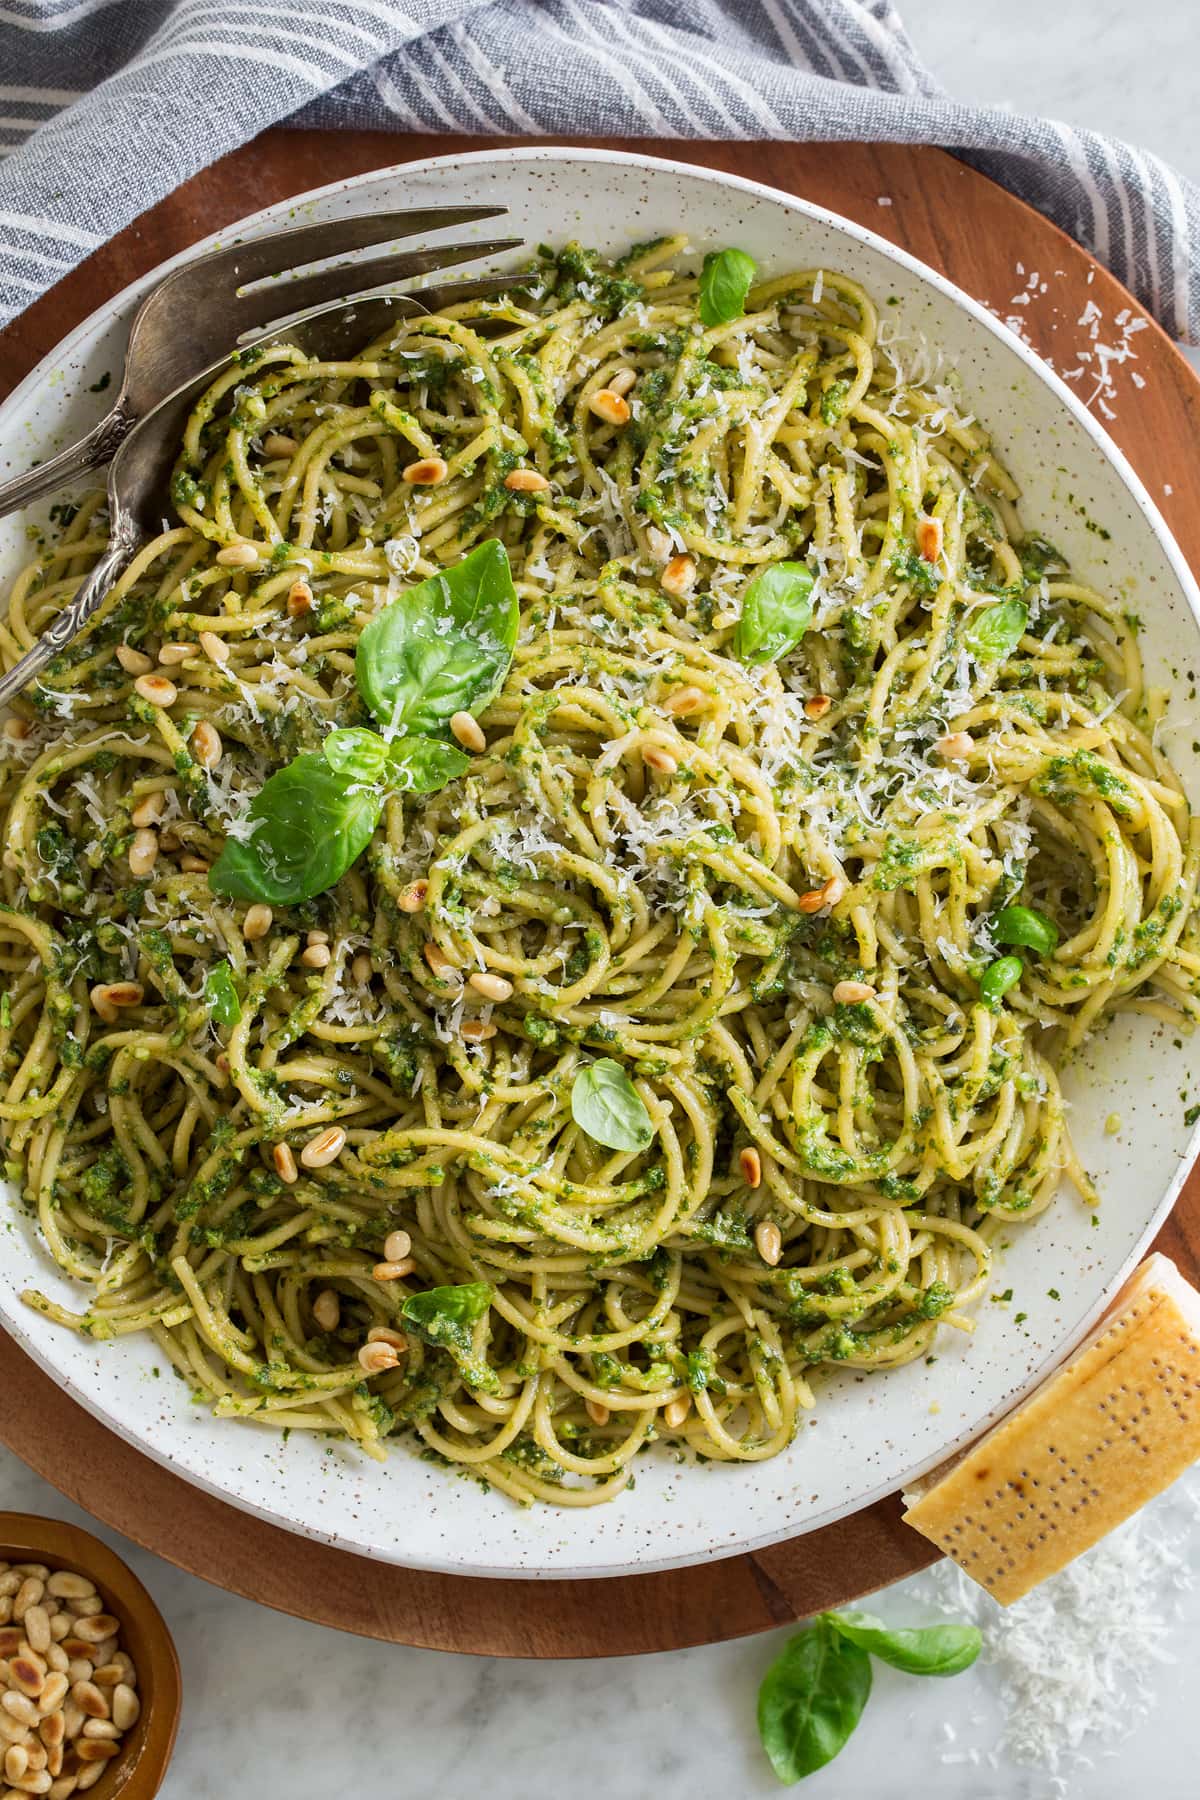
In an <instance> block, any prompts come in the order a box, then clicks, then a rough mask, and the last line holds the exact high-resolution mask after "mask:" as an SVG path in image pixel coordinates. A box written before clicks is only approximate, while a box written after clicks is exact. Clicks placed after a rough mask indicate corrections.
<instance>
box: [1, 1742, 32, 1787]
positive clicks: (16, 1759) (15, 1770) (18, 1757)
mask: <svg viewBox="0 0 1200 1800" xmlns="http://www.w3.org/2000/svg"><path fill="white" fill-rule="evenodd" d="M28 1767H29V1752H28V1750H27V1749H26V1748H25V1746H24V1744H10V1745H9V1746H8V1749H7V1750H6V1751H5V1752H4V1779H5V1780H6V1781H20V1779H21V1777H22V1775H24V1773H25V1771H26V1769H27V1768H28Z"/></svg>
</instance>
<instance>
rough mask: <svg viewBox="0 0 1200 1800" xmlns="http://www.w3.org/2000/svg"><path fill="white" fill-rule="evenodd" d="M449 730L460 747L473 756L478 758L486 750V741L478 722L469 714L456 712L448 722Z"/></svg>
mask: <svg viewBox="0 0 1200 1800" xmlns="http://www.w3.org/2000/svg"><path fill="white" fill-rule="evenodd" d="M450 729H451V731H452V732H453V733H454V735H455V737H456V738H457V739H458V741H459V743H460V744H461V745H462V747H463V749H464V750H469V751H470V752H471V754H472V755H473V756H478V755H480V753H481V752H482V751H484V750H486V749H487V739H486V738H485V737H484V735H483V732H482V730H481V728H480V725H479V721H478V720H477V719H473V718H472V717H471V714H470V713H469V712H456V713H455V715H454V717H453V718H452V719H451V721H450Z"/></svg>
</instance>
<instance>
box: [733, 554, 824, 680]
mask: <svg viewBox="0 0 1200 1800" xmlns="http://www.w3.org/2000/svg"><path fill="white" fill-rule="evenodd" d="M815 579H816V578H815V576H814V575H813V572H812V570H811V569H810V568H809V566H808V564H807V563H791V562H785V563H775V564H774V566H773V567H772V568H769V569H764V570H763V571H762V573H761V575H756V576H755V577H754V580H753V581H752V582H751V583H750V586H749V587H748V588H747V589H746V593H745V596H744V598H743V600H742V616H741V618H740V619H739V620H738V626H737V630H736V632H735V633H734V637H733V653H734V655H735V656H737V657H740V659H741V660H742V662H746V663H769V662H777V661H778V660H779V658H780V657H781V656H786V655H787V653H788V651H789V650H794V649H795V648H796V645H797V644H798V643H799V642H800V639H801V638H802V637H803V636H804V634H805V632H806V631H807V630H808V628H809V626H810V625H811V624H812V589H813V582H814V580H815Z"/></svg>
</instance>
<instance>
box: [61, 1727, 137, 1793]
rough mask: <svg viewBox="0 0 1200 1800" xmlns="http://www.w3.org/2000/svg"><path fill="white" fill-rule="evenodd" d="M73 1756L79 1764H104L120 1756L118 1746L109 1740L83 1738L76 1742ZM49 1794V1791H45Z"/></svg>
mask: <svg viewBox="0 0 1200 1800" xmlns="http://www.w3.org/2000/svg"><path fill="white" fill-rule="evenodd" d="M75 1754H76V1756H77V1757H78V1758H79V1760H80V1762H85V1763H89V1762H90V1763H106V1762H107V1761H108V1760H109V1758H110V1757H112V1756H120V1754H121V1746H120V1744H114V1743H113V1742H112V1740H111V1739H109V1738H85V1737H81V1738H79V1739H78V1740H77V1741H76V1744H75ZM46 1791H47V1792H49V1789H47V1790H46Z"/></svg>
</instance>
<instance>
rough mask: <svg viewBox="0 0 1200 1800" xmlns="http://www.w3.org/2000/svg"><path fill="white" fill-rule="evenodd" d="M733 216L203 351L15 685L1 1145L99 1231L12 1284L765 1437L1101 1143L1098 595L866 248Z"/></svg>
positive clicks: (909, 1338)
mask: <svg viewBox="0 0 1200 1800" xmlns="http://www.w3.org/2000/svg"><path fill="white" fill-rule="evenodd" d="M726 256H727V257H729V258H740V261H733V260H727V261H725V262H722V259H721V258H720V257H716V258H712V257H710V258H709V259H708V260H707V262H706V264H705V268H704V271H703V272H702V273H701V274H700V275H697V274H696V273H695V272H685V270H692V267H693V265H692V263H691V260H690V258H689V256H688V254H687V250H686V245H685V243H684V240H683V239H682V238H679V239H671V240H662V241H659V242H657V243H655V244H653V245H650V246H641V247H638V248H636V249H635V250H633V251H632V252H631V253H630V255H629V256H628V257H627V258H625V259H624V261H622V262H620V263H617V264H614V265H610V264H606V263H604V262H602V261H600V260H599V259H598V258H595V257H593V256H591V255H589V254H587V253H585V252H583V251H582V250H580V249H579V248H578V246H573V245H572V246H568V247H567V248H566V249H565V250H562V251H560V252H557V253H551V252H549V251H546V252H543V253H541V255H540V258H539V261H538V262H537V264H536V265H535V267H534V269H533V271H532V273H531V274H530V275H529V276H528V278H527V279H525V280H524V281H523V283H522V285H521V286H520V287H517V288H514V291H513V293H512V294H511V295H510V296H509V297H507V298H505V299H503V300H501V301H489V302H484V301H472V302H464V303H462V304H459V305H457V306H452V307H450V308H449V309H448V310H446V311H444V312H439V313H435V314H431V315H428V316H423V317H414V318H411V319H406V320H404V321H403V322H401V323H400V324H399V325H397V326H394V327H393V328H392V329H391V330H389V332H388V333H387V335H386V336H385V337H384V338H383V339H381V340H379V341H377V342H376V343H374V344H371V345H368V346H367V347H366V348H365V349H364V350H363V351H362V353H361V355H360V356H358V357H356V358H354V359H352V360H349V361H345V362H339V363H333V364H322V363H316V362H313V361H311V360H309V359H307V358H306V357H305V356H304V355H303V354H302V353H301V352H300V351H299V350H298V349H296V348H295V347H294V346H287V345H284V346H275V347H272V348H269V349H266V350H263V351H260V352H257V353H256V352H254V351H249V352H244V353H242V355H241V356H240V357H239V358H238V359H237V360H235V362H234V364H233V365H232V366H231V367H230V368H229V369H228V371H227V372H226V373H223V374H222V375H221V376H220V377H219V379H217V380H216V381H215V382H214V383H213V385H212V387H211V389H210V391H209V392H208V393H207V394H206V395H205V396H204V398H203V399H202V400H201V401H200V403H199V404H198V405H197V407H196V409H195V411H194V413H193V415H192V418H191V421H190V423H189V426H188V428H187V433H186V437H185V441H184V443H183V446H182V448H181V452H180V457H179V462H178V465H177V468H176V471H175V475H174V479H173V483H172V500H173V514H174V516H173V517H172V518H171V519H170V520H169V521H168V522H166V523H165V524H164V528H163V531H162V533H161V535H159V536H158V537H157V538H155V539H154V540H153V542H150V543H147V544H146V545H145V546H144V547H143V548H142V549H141V550H140V552H139V553H138V555H137V556H136V558H135V560H134V561H133V563H132V565H131V566H130V568H129V569H128V571H127V573H126V574H125V575H124V576H123V577H122V579H121V580H120V581H119V582H118V583H117V585H116V587H115V588H114V590H113V592H112V595H111V596H110V598H109V600H108V601H107V602H106V604H105V607H104V609H103V610H102V612H101V614H100V616H99V618H98V620H97V622H96V623H95V625H94V626H93V627H92V629H91V630H90V632H89V634H88V635H87V636H86V637H85V638H84V639H83V640H81V641H80V642H79V643H77V644H75V645H73V646H72V647H71V648H70V649H69V650H68V651H67V652H65V653H64V654H63V655H62V656H61V657H60V658H59V660H58V662H57V663H56V664H54V665H53V666H52V668H51V670H50V671H49V672H48V675H47V677H46V679H45V680H44V681H43V682H42V683H41V684H40V685H39V686H38V687H37V688H35V689H34V690H33V691H31V692H30V693H29V694H27V695H26V696H25V698H23V699H22V701H21V702H20V703H19V704H18V706H17V708H16V710H15V714H14V716H13V718H12V719H11V720H10V721H9V722H8V725H7V728H6V735H5V738H4V742H3V751H4V756H3V761H2V763H0V772H2V778H3V793H2V802H0V810H2V817H3V831H4V848H3V871H2V878H3V887H4V895H3V905H2V906H0V960H2V963H3V968H4V980H5V989H6V991H5V994H4V998H3V1002H2V1004H0V1056H2V1058H3V1087H2V1098H0V1119H2V1120H3V1122H4V1123H3V1129H4V1135H5V1146H6V1148H5V1155H6V1158H7V1163H6V1169H7V1174H8V1176H9V1178H10V1179H11V1180H12V1181H13V1182H14V1183H16V1184H17V1185H18V1186H19V1188H20V1190H21V1192H22V1194H23V1197H24V1201H25V1204H26V1205H27V1207H28V1208H29V1209H30V1210H31V1212H33V1213H35V1214H36V1218H37V1222H38V1226H39V1229H40V1232H41V1234H42V1237H43V1239H44V1242H45V1244H46V1246H47V1247H48V1249H49V1251H50V1253H51V1255H52V1256H53V1258H54V1260H55V1261H56V1263H57V1264H58V1265H59V1267H60V1268H61V1269H62V1270H63V1271H64V1272H65V1273H66V1274H67V1275H68V1276H70V1277H72V1278H73V1279H74V1280H75V1281H77V1282H78V1283H80V1284H81V1286H82V1287H84V1288H86V1289H90V1294H89V1295H88V1297H87V1301H86V1304H85V1306H84V1309H83V1310H82V1311H81V1312H79V1313H75V1312H72V1311H70V1310H69V1309H67V1308H66V1307H64V1306H62V1305H61V1304H59V1303H58V1301H57V1300H54V1299H51V1298H49V1297H47V1296H45V1295H42V1294H39V1293H34V1292H30V1293H28V1294H27V1295H26V1296H25V1298H26V1299H27V1300H28V1302H29V1303H30V1304H31V1305H32V1306H35V1307H38V1308H40V1309H41V1310H42V1311H43V1312H45V1313H48V1314H49V1315H50V1316H51V1317H53V1318H54V1319H56V1320H58V1321H60V1322H61V1323H62V1324H63V1325H64V1326H68V1327H70V1328H72V1329H74V1330H77V1331H83V1332H87V1333H90V1334H91V1335H92V1336H93V1337H95V1338H109V1337H114V1336H117V1335H122V1334H126V1333H131V1332H140V1333H148V1334H150V1335H152V1337H153V1339H154V1340H155V1343H156V1345H157V1347H158V1350H159V1351H160V1352H161V1354H162V1356H164V1357H166V1358H167V1359H169V1361H170V1363H171V1364H172V1365H173V1367H174V1368H175V1369H176V1370H177V1371H178V1373H179V1374H180V1376H181V1377H182V1378H183V1380H184V1382H185V1383H186V1384H187V1387H188V1389H189V1390H190V1391H191V1392H192V1393H193V1394H194V1395H195V1396H198V1397H199V1398H200V1399H201V1400H202V1402H203V1403H204V1404H207V1405H211V1406H212V1407H213V1408H215V1410H216V1412H217V1413H218V1414H221V1415H227V1416H231V1417H236V1418H242V1419H251V1420H254V1421H257V1422H259V1423H260V1424H264V1423H265V1424H269V1425H273V1426H275V1427H278V1428H289V1429H292V1430H299V1429H303V1430H311V1431H320V1432H334V1433H338V1434H343V1435H344V1436H346V1437H348V1438H351V1439H354V1440H356V1441H357V1442H358V1443H359V1444H361V1445H362V1447H363V1448H364V1450H366V1451H367V1452H369V1453H370V1454H372V1455H375V1456H379V1455H381V1454H382V1453H383V1451H382V1447H383V1445H384V1443H385V1440H386V1439H387V1438H388V1437H389V1436H391V1435H393V1434H404V1435H406V1436H407V1437H408V1438H409V1439H410V1441H412V1442H414V1443H415V1444H416V1446H417V1447H418V1448H420V1449H421V1450H422V1451H423V1453H424V1454H427V1455H430V1456H433V1457H436V1458H442V1459H444V1460H445V1461H446V1462H447V1463H449V1464H451V1465H454V1466H456V1467H458V1468H461V1469H464V1470H467V1471H469V1472H470V1473H471V1474H473V1475H475V1476H476V1477H479V1478H482V1479H484V1480H486V1481H487V1482H488V1483H490V1484H491V1485H492V1486H493V1487H495V1488H497V1489H499V1490H501V1491H503V1492H504V1493H505V1494H508V1495H511V1496H513V1497H514V1498H516V1499H518V1500H520V1501H530V1500H545V1501H551V1502H554V1503H556V1504H560V1505H590V1504H593V1503H595V1502H598V1501H603V1500H607V1499H609V1498H611V1497H613V1496H614V1495H616V1494H617V1493H619V1492H620V1490H621V1489H622V1487H623V1486H624V1485H625V1484H626V1483H627V1481H628V1480H629V1478H630V1475H631V1472H632V1469H633V1466H634V1458H635V1457H636V1454H637V1452H638V1451H639V1450H641V1449H642V1448H643V1446H645V1445H647V1444H648V1443H649V1442H651V1441H652V1440H656V1439H657V1440H659V1441H660V1442H661V1441H664V1440H665V1441H666V1442H667V1443H669V1444H670V1445H672V1446H673V1447H675V1448H677V1449H682V1450H686V1451H691V1452H695V1453H699V1454H702V1455H703V1456H704V1457H706V1458H709V1459H717V1460H725V1461H751V1460H757V1459H762V1458H767V1457H771V1456H773V1455H775V1454H776V1453H778V1452H779V1451H780V1450H782V1449H783V1448H784V1447H785V1446H786V1445H787V1444H788V1443H789V1442H790V1441H791V1440H792V1438H793V1436H794V1435H795V1432H796V1430H797V1425H798V1421H799V1420H800V1419H801V1417H802V1416H803V1413H804V1412H805V1410H806V1409H808V1408H810V1407H811V1406H812V1405H813V1404H814V1397H815V1395H816V1394H817V1392H818V1390H819V1382H820V1377H821V1373H822V1371H823V1370H824V1369H827V1368H829V1367H837V1366H846V1365H849V1366H851V1367H854V1368H861V1369H870V1370H886V1369H888V1368H890V1367H893V1366H895V1365H897V1364H901V1363H904V1362H907V1361H909V1360H910V1359H912V1358H914V1357H919V1356H924V1355H927V1354H929V1352H930V1350H931V1347H932V1345H933V1343H934V1339H935V1336H936V1334H937V1333H938V1331H939V1329H940V1328H942V1327H949V1328H951V1329H957V1330H959V1331H963V1332H966V1331H969V1330H970V1329H971V1309H972V1307H973V1306H974V1304H975V1303H976V1302H977V1301H978V1300H979V1298H980V1296H981V1295H982V1294H983V1292H984V1291H985V1289H986V1286H987V1283H988V1280H989V1272H990V1263H991V1259H992V1249H993V1246H994V1244H995V1243H996V1241H997V1239H998V1237H999V1236H1001V1235H1002V1234H1003V1233H1005V1232H1007V1231H1010V1230H1011V1228H1012V1227H1013V1226H1014V1225H1015V1224H1017V1223H1019V1222H1024V1221H1028V1220H1030V1219H1033V1218H1034V1217H1035V1216H1036V1215H1037V1214H1038V1213H1039V1212H1040V1211H1042V1210H1043V1209H1044V1208H1045V1207H1046V1206H1048V1205H1049V1204H1050V1202H1051V1200H1052V1199H1053V1197H1054V1195H1055V1192H1056V1189H1057V1188H1058V1186H1059V1184H1060V1180H1061V1178H1062V1176H1063V1175H1064V1174H1065V1175H1067V1176H1068V1177H1070V1178H1071V1180H1072V1181H1073V1182H1074V1184H1075V1186H1076V1187H1077V1188H1078V1189H1079V1190H1080V1192H1081V1193H1082V1195H1083V1196H1084V1198H1085V1199H1086V1200H1087V1201H1088V1203H1089V1204H1094V1203H1095V1202H1096V1200H1097V1198H1098V1196H1096V1195H1095V1193H1094V1192H1093V1189H1092V1184H1091V1182H1090V1181H1089V1178H1088V1176H1087V1174H1086V1171H1085V1170H1084V1169H1083V1168H1082V1167H1081V1166H1080V1165H1079V1162H1078V1159H1077V1157H1076V1155H1075V1153H1074V1151H1073V1150H1072V1146H1071V1141H1070V1137H1069V1134H1068V1131H1067V1125H1066V1120H1065V1117H1064V1107H1063V1100H1062V1096H1061V1093H1060V1088H1059V1082H1058V1077H1057V1074H1056V1069H1057V1068H1058V1067H1060V1066H1061V1063H1062V1060H1063V1058H1064V1057H1065V1056H1066V1055H1067V1054H1068V1053H1069V1052H1070V1051H1071V1050H1072V1048H1073V1047H1075V1046H1077V1045H1078V1044H1080V1042H1081V1041H1082V1040H1083V1039H1084V1038H1085V1036H1087V1034H1089V1033H1090V1032H1092V1031H1094V1030H1095V1029H1097V1028H1098V1027H1100V1026H1102V1024H1103V1022H1104V1020H1105V1018H1106V1017H1107V1015H1109V1014H1110V1013H1112V1012H1113V1011H1114V1010H1116V1009H1118V1008H1123V1007H1133V1008H1137V1009H1139V1010H1142V1011H1149V1012H1151V1013H1153V1014H1154V1015H1155V1016H1156V1017H1160V1018H1164V1019H1170V1020H1172V1021H1175V1022H1179V1023H1188V1024H1190V1023H1191V1022H1192V1021H1193V1020H1194V1019H1195V1016H1196V1014H1197V1010H1198V1002H1197V976H1198V974H1200V946H1198V944H1197V934H1196V925H1195V888H1196V878H1197V851H1198V840H1197V832H1196V826H1195V823H1194V822H1193V820H1192V818H1191V815H1190V812H1189V808H1188V805H1187V802H1186V800H1185V797H1184V794H1183V791H1182V788H1181V785H1180V782H1179V779H1178V777H1177V776H1176V774H1175V772H1174V770H1173V769H1172V767H1171V766H1170V763H1169V762H1168V761H1167V759H1166V758H1165V757H1164V756H1163V755H1162V754H1161V753H1160V752H1159V750H1158V749H1157V748H1156V746H1155V742H1154V727H1155V724H1156V722H1157V718H1158V712H1159V710H1160V709H1161V701H1160V700H1158V699H1156V697H1155V696H1154V695H1152V694H1151V693H1149V692H1148V691H1147V690H1146V688H1145V686H1144V684H1143V677H1142V672H1141V664H1140V660H1139V655H1138V649H1137V643H1136V631H1135V623H1134V622H1133V621H1131V620H1130V619H1128V618H1126V617H1125V616H1124V614H1123V612H1122V610H1121V608H1120V607H1119V606H1118V605H1116V604H1114V603H1112V602H1111V601H1109V600H1107V599H1106V598H1104V597H1103V596H1102V595H1100V594H1098V593H1095V592H1093V591H1092V590H1091V589H1089V588H1088V587H1086V586H1084V585H1083V584H1082V583H1081V582H1079V581H1077V580H1076V579H1075V578H1074V576H1073V575H1072V573H1071V571H1070V569H1069V568H1068V567H1067V566H1066V564H1065V562H1064V560H1063V558H1062V557H1061V556H1060V555H1059V554H1058V553H1057V552H1056V550H1055V549H1054V548H1053V546H1052V544H1051V543H1050V542H1048V541H1047V540H1046V539H1045V538H1043V537H1042V536H1040V535H1038V534H1036V533H1033V532H1030V531H1029V530H1027V529H1026V528H1025V526H1024V525H1023V524H1022V523H1021V520H1020V518H1019V515H1018V511H1017V505H1016V502H1017V498H1018V496H1017V493H1016V490H1015V488H1014V484H1013V482H1012V480H1011V479H1010V477H1009V475H1008V474H1007V473H1006V471H1005V469H1004V467H1003V466H1002V464H1001V462H1000V461H999V460H998V459H997V456H996V454H995V453H994V451H993V449H992V445H991V442H990V439H989V437H988V434H987V432H986V431H985V430H984V428H983V427H982V425H981V424H980V423H979V422H978V421H976V420H973V419H972V418H971V417H970V416H969V412H968V409H967V408H966V406H965V404H964V403H963V401H962V400H961V398H960V396H959V394H958V392H957V388H956V384H955V383H954V381H953V378H952V377H951V376H948V375H946V374H945V372H940V371H939V370H938V369H937V368H936V367H934V366H933V364H932V362H931V361H930V360H929V359H928V358H919V357H915V356H914V355H913V354H912V353H903V354H902V352H901V350H900V348H899V346H898V343H897V342H896V341H895V340H894V338H890V337H889V334H888V332H887V331H886V330H884V329H881V323H880V320H879V317H878V316H877V312H876V308H875V306H874V304H873V303H872V300H871V298H870V297H869V296H868V295H867V294H866V293H865V292H864V291H863V290H862V288H861V287H859V286H858V285H856V283H855V282H854V281H852V280H850V279H848V278H847V277H845V276H843V275H840V274H834V273H831V272H829V271H824V272H819V271H816V270H810V271H804V272H800V273H792V274H786V275H782V276H778V277H771V278H769V279H760V278H758V277H757V276H756V274H755V271H754V269H753V265H752V264H750V262H749V259H748V258H745V257H743V256H741V253H740V252H734V253H726ZM747 288H748V291H747ZM105 543H106V532H105V516H104V512H103V507H102V498H101V497H98V496H93V497H92V498H91V499H89V500H87V501H85V502H84V503H83V504H82V505H81V506H80V507H79V509H78V511H77V512H76V513H75V514H74V516H73V518H71V519H70V521H69V522H67V523H65V525H63V526H62V528H61V529H60V531H59V533H58V535H57V536H56V537H54V538H53V539H52V540H47V541H46V542H44V543H42V544H40V545H39V548H38V554H37V555H36V557H35V559H34V560H33V562H32V563H31V565H30V567H29V568H28V569H27V571H26V572H25V573H24V574H23V575H22V576H21V578H20V579H19V580H18V582H17V583H16V586H15V588H14V589H13V592H12V595H11V599H10V604H9V611H8V617H7V622H6V623H5V624H4V625H3V627H0V654H2V655H3V659H4V662H5V665H6V666H11V665H12V663H13V662H15V660H16V659H17V657H18V656H19V655H20V654H21V652H22V651H23V650H24V649H25V648H26V647H27V646H28V645H29V643H30V642H31V641H32V639H33V637H34V636H36V634H37V633H38V632H39V630H41V629H42V628H44V626H45V625H46V623H47V622H48V621H49V619H50V618H51V617H52V616H53V615H54V613H55V612H56V611H57V610H58V609H59V608H60V607H61V606H62V604H63V603H64V600H65V599H66V598H67V597H68V596H69V595H70V594H71V593H72V592H73V591H74V589H75V587H76V586H77V585H78V583H79V581H80V580H81V578H82V576H83V575H84V574H85V573H86V571H87V570H88V569H89V568H90V566H91V565H92V564H93V562H94V561H95V559H96V558H97V557H98V556H99V555H100V553H101V552H102V551H103V549H104V548H105Z"/></svg>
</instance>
